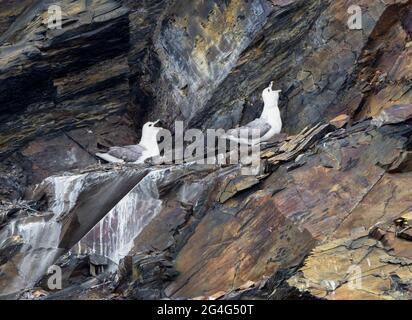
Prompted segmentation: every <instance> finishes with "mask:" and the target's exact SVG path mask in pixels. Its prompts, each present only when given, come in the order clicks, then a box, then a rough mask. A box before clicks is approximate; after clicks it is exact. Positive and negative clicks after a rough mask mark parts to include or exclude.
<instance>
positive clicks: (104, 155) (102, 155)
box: [96, 153, 124, 163]
mask: <svg viewBox="0 0 412 320" xmlns="http://www.w3.org/2000/svg"><path fill="white" fill-rule="evenodd" d="M96 156H98V157H99V158H100V159H103V160H104V161H107V162H110V163H124V161H123V160H121V159H118V158H116V157H113V156H111V155H110V154H108V153H96Z"/></svg>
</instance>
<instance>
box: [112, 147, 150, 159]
mask: <svg viewBox="0 0 412 320" xmlns="http://www.w3.org/2000/svg"><path fill="white" fill-rule="evenodd" d="M144 150H145V149H144V148H143V147H141V146H139V145H134V146H125V147H112V148H110V150H109V152H108V154H109V155H111V156H113V157H116V158H118V159H122V160H124V161H126V162H134V161H137V160H139V158H140V157H141V156H142V154H143V151H144Z"/></svg>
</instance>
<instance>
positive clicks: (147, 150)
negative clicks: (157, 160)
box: [96, 120, 162, 164]
mask: <svg viewBox="0 0 412 320" xmlns="http://www.w3.org/2000/svg"><path fill="white" fill-rule="evenodd" d="M159 121H160V120H157V121H156V122H147V123H146V124H145V125H144V126H143V129H142V139H141V140H140V142H139V144H137V145H131V146H124V147H111V148H110V149H109V151H108V152H107V153H96V156H98V157H99V158H101V159H103V160H105V161H107V162H111V163H124V162H133V163H136V164H139V163H143V162H144V161H145V160H146V159H148V158H151V157H156V156H159V155H160V150H159V146H158V144H157V134H158V133H159V131H160V130H162V128H161V127H156V126H155V125H156V124H157V123H158V122H159Z"/></svg>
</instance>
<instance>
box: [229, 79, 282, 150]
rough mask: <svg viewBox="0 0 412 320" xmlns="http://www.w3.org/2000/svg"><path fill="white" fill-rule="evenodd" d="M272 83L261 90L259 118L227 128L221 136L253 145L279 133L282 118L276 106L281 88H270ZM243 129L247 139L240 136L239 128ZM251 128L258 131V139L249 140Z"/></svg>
mask: <svg viewBox="0 0 412 320" xmlns="http://www.w3.org/2000/svg"><path fill="white" fill-rule="evenodd" d="M272 85H273V82H271V83H270V85H269V87H267V88H266V89H265V90H263V92H262V98H263V102H264V107H263V111H262V114H261V115H260V118H257V119H255V120H253V121H252V122H249V123H248V124H246V125H245V126H242V127H238V128H236V129H231V130H229V131H228V133H227V134H225V135H223V136H222V137H223V138H225V139H228V140H232V141H235V142H238V143H241V144H248V145H254V144H258V143H261V142H265V141H268V140H269V139H270V138H272V137H273V136H274V135H275V134H279V133H280V132H281V131H282V119H281V117H280V111H279V107H278V102H279V93H280V92H281V90H272ZM245 129H246V130H248V132H249V137H248V139H246V138H241V137H240V132H241V130H245ZM253 129H258V130H259V131H260V138H259V139H258V140H251V138H252V136H251V135H252V130H253Z"/></svg>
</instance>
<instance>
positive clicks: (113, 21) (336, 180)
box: [0, 0, 412, 299]
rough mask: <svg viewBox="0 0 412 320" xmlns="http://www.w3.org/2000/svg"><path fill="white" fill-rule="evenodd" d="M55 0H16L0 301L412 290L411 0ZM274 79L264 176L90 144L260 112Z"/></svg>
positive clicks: (8, 6)
mask: <svg viewBox="0 0 412 320" xmlns="http://www.w3.org/2000/svg"><path fill="white" fill-rule="evenodd" d="M52 3H53V2H52V1H48V0H43V1H41V0H39V1H13V0H11V1H7V2H0V161H1V163H0V183H1V186H0V297H1V298H21V299H158V298H170V299H180V298H189V299H234V298H240V299H246V298H252V299H290V298H294V299H296V298H297V299H349V298H356V299H370V298H373V299H375V298H376V299H410V298H411V288H412V287H411V285H412V284H411V281H412V280H411V279H412V272H411V265H412V263H411V259H412V242H411V240H412V233H411V229H410V223H412V222H410V220H411V214H410V212H411V210H412V209H411V208H412V200H411V199H412V194H411V193H412V190H411V188H410V182H411V178H412V156H411V154H412V140H411V133H412V116H411V115H412V102H411V99H412V97H411V94H412V90H411V86H412V82H411V75H412V74H411V68H410V66H411V56H412V55H411V54H410V50H411V48H412V46H411V40H412V39H411V36H412V25H411V22H410V21H411V18H412V2H411V1H408V0H391V1H385V2H382V1H369V0H364V1H360V3H359V5H360V9H361V10H362V29H361V30H354V29H351V28H350V27H349V26H348V24H347V22H348V20H349V17H350V14H349V13H348V8H349V7H350V6H351V5H353V4H358V3H354V2H353V1H349V0H334V1H327V0H282V1H277V0H272V1H268V0H253V1H244V0H230V1H224V2H222V1H217V0H207V1H200V0H199V1H198V0H194V1H183V0H174V1H172V0H170V1H160V0H146V1H139V2H136V1H128V0H119V1H115V0H103V1H94V0H90V1H89V0H88V1H69V0H62V1H61V2H60V5H61V7H62V11H63V24H62V29H56V30H51V29H49V28H48V27H47V19H46V18H47V8H48V6H49V5H50V4H52ZM270 81H274V83H275V86H276V87H277V88H279V89H282V98H281V101H280V107H281V112H282V117H283V120H284V125H285V130H286V132H285V134H282V135H279V136H277V137H275V138H274V139H273V140H271V141H270V142H269V143H267V144H265V145H264V146H262V150H261V153H260V157H261V171H260V173H259V174H258V175H256V176H244V175H242V171H241V165H201V164H195V163H184V164H174V165H154V164H149V163H146V164H144V165H140V166H135V165H102V164H100V163H99V161H98V159H97V158H96V157H95V156H94V154H95V152H97V151H102V150H103V151H105V150H106V149H107V148H108V147H111V146H113V145H128V144H133V143H136V142H137V141H138V138H139V132H138V128H139V127H140V125H141V124H142V123H143V122H145V121H146V120H155V119H159V118H160V119H162V122H163V125H164V126H165V127H167V128H170V129H172V128H173V122H174V121H175V120H184V121H185V126H186V127H187V128H189V127H190V128H193V127H196V128H201V129H207V128H224V129H227V128H231V127H234V126H236V125H239V124H243V123H247V122H248V121H250V120H252V119H253V118H255V117H256V116H257V115H258V114H259V112H260V111H261V108H262V103H261V101H260V92H261V90H262V89H263V88H264V87H265V86H267V84H268V83H269V82H270ZM52 265H57V266H59V267H60V268H61V270H62V272H63V279H62V280H63V288H62V290H55V289H50V288H49V286H48V281H47V280H48V278H49V277H50V275H49V274H48V269H49V267H50V266H52Z"/></svg>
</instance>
